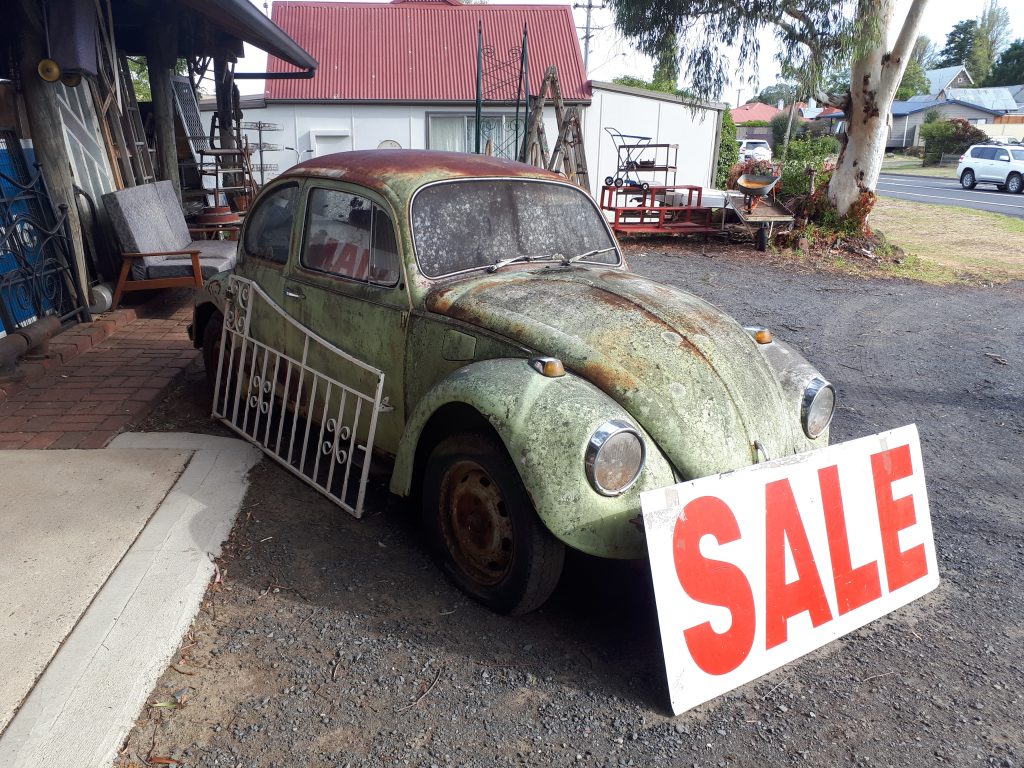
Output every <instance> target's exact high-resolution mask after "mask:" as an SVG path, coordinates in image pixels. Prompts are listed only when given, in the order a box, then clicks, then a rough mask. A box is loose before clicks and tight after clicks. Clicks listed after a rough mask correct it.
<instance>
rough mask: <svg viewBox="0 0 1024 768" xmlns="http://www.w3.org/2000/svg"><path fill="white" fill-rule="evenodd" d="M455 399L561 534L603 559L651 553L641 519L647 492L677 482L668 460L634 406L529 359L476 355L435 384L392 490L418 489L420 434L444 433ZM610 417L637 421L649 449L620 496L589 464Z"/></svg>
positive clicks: (453, 427)
mask: <svg viewBox="0 0 1024 768" xmlns="http://www.w3.org/2000/svg"><path fill="white" fill-rule="evenodd" d="M451 405H460V406H468V407H470V408H472V409H473V410H474V411H476V413H478V414H479V415H480V416H482V417H483V418H484V419H486V421H487V423H488V424H489V425H490V426H491V427H492V428H493V429H494V431H495V432H496V433H497V434H498V436H499V437H500V438H501V440H502V442H503V443H504V445H505V448H506V450H507V451H508V454H509V456H510V457H511V458H512V461H513V463H514V464H515V467H516V469H517V470H518V471H519V475H520V477H521V478H522V480H523V484H524V485H525V487H526V490H527V492H528V493H529V495H530V498H531V500H532V501H533V505H534V507H535V509H536V510H537V514H538V515H539V517H540V519H541V521H542V522H543V523H544V525H545V526H546V527H547V528H548V530H550V531H551V533H552V534H554V535H555V537H557V538H558V539H560V540H561V541H563V542H565V543H566V544H567V545H569V546H570V547H573V548H575V549H578V550H581V551H582V552H586V553H587V554H591V555H596V556H599V557H609V558H639V557H645V556H646V552H647V550H646V545H645V542H644V536H643V531H642V527H643V526H642V523H641V521H640V520H639V518H638V517H637V516H638V515H639V514H640V494H641V493H642V492H643V491H647V490H652V489H655V488H663V487H665V486H667V485H671V484H672V483H674V482H676V478H675V475H674V473H673V470H672V467H671V465H670V464H669V462H668V460H667V459H666V458H665V457H664V455H663V454H662V452H661V450H660V449H659V448H658V446H657V445H655V443H654V441H653V440H651V438H650V437H649V436H648V435H647V434H646V432H644V430H643V429H642V428H641V427H640V425H639V424H637V422H636V421H635V420H634V419H633V418H632V417H631V416H630V415H629V413H627V412H626V411H625V409H623V408H622V407H621V406H620V405H619V404H618V403H616V402H615V401H614V400H612V399H611V398H610V397H608V395H606V394H605V393H604V392H602V391H601V390H599V389H598V388H597V387H595V386H594V385H592V384H590V383H589V382H588V381H586V380H584V379H581V378H579V377H578V376H574V375H572V374H567V375H565V376H561V377H557V378H549V377H546V376H543V375H541V374H540V373H538V372H537V371H535V370H534V369H533V368H531V367H530V365H529V364H528V362H527V361H526V360H523V359H500V360H485V361H481V362H477V363H472V364H470V365H467V366H465V367H464V368H460V369H459V370H458V371H455V372H454V373H452V374H451V375H449V376H448V377H447V378H445V379H443V380H442V381H440V382H439V383H437V384H436V385H435V386H434V387H433V388H432V389H431V390H430V391H428V392H427V394H426V395H425V396H424V397H423V398H422V399H421V400H420V402H419V403H418V404H417V405H416V407H415V408H414V409H413V411H412V413H411V415H410V418H409V421H408V422H407V424H406V427H405V431H404V433H403V436H402V440H401V443H400V445H399V449H398V453H397V456H396V459H395V468H394V474H393V475H392V478H391V491H392V492H393V493H396V494H398V495H400V496H408V495H409V494H410V493H411V491H412V487H413V478H414V475H415V473H416V468H417V467H416V465H417V462H418V461H420V460H423V459H425V455H424V453H425V452H424V451H423V450H422V449H421V448H422V446H421V440H429V438H428V437H427V434H428V433H429V434H437V432H436V428H437V426H438V423H437V421H436V420H435V415H437V414H442V415H443V414H444V413H445V408H446V406H451ZM610 419H622V420H624V421H627V422H629V423H630V424H632V425H633V426H634V427H635V428H636V429H637V431H638V432H639V433H640V434H641V436H642V437H643V439H644V441H645V442H646V448H647V460H646V463H645V465H644V468H643V470H641V473H640V477H639V479H638V480H637V482H636V483H635V484H634V485H633V486H632V487H631V488H629V489H628V490H626V492H624V493H623V494H621V495H619V496H603V495H601V494H600V493H598V492H597V491H595V490H594V488H593V487H592V486H591V484H590V482H589V480H588V479H587V475H586V471H585V468H584V456H585V453H586V449H587V445H588V443H589V441H590V438H591V436H592V435H593V434H594V432H595V431H597V428H598V427H599V426H601V425H602V424H603V423H604V422H606V421H608V420H610ZM432 420H433V421H432ZM428 425H432V426H431V428H430V429H428ZM441 428H442V429H443V432H442V433H441V434H442V435H444V434H452V433H457V432H459V431H462V430H464V429H465V428H466V426H465V425H460V424H458V423H446V424H443V425H441ZM430 448H432V445H429V446H426V449H427V451H429V449H430Z"/></svg>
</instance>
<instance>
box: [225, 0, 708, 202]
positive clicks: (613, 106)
mask: <svg viewBox="0 0 1024 768" xmlns="http://www.w3.org/2000/svg"><path fill="white" fill-rule="evenodd" d="M272 9H273V10H272V14H273V20H274V23H275V24H277V25H279V26H280V27H281V28H282V29H284V30H286V31H287V33H288V34H289V35H291V36H292V38H294V39H295V40H297V41H299V40H301V41H302V43H301V44H302V45H303V46H305V48H306V50H309V51H311V52H315V55H316V56H317V60H318V61H320V62H322V64H321V66H320V68H319V69H318V70H317V71H316V74H315V75H314V76H313V77H311V78H306V79H274V78H273V77H271V78H269V79H267V81H266V90H265V93H264V95H263V97H262V99H261V100H259V101H258V102H257V101H250V103H249V104H245V105H243V106H244V108H245V116H246V121H247V123H248V124H249V125H252V124H255V123H257V122H260V123H263V124H270V125H271V126H272V127H274V128H277V129H278V130H276V131H264V132H263V134H262V137H260V136H259V135H258V134H257V132H256V131H254V130H249V131H248V132H247V133H248V136H249V140H250V142H251V143H257V142H259V141H262V142H263V143H264V144H271V145H273V146H274V148H273V149H266V150H265V151H264V153H263V161H262V162H263V163H264V164H265V165H268V166H271V165H272V166H274V167H273V168H267V169H266V171H267V172H266V174H265V178H266V179H267V180H269V179H271V178H273V177H274V176H276V175H277V174H278V173H280V172H282V171H284V170H286V169H287V168H289V167H290V166H292V165H293V164H294V163H296V162H297V161H299V160H305V159H308V158H309V157H316V156H319V155H324V154H329V153H333V152H340V151H345V150H352V149H376V148H378V147H381V146H384V147H390V148H406V149H438V150H447V151H455V152H473V151H475V143H476V142H475V138H476V117H475V100H476V83H477V30H478V26H479V25H482V28H483V42H484V46H485V52H486V51H488V50H489V51H492V52H493V53H494V54H495V55H496V56H497V60H494V59H492V58H490V57H489V56H488V55H487V54H486V53H485V58H484V72H485V78H484V88H483V91H484V98H485V101H484V103H483V109H482V119H481V133H482V141H483V146H482V147H481V148H482V149H483V148H484V146H486V144H487V142H488V139H490V140H491V141H490V143H491V147H492V151H493V154H495V155H497V156H500V157H514V156H515V154H516V151H515V147H516V139H517V136H518V137H519V138H520V139H521V138H522V136H523V133H524V130H525V126H526V123H527V114H526V108H525V98H524V99H523V103H522V104H521V106H520V111H519V116H518V123H517V119H516V101H515V97H516V82H517V77H518V73H519V53H518V50H519V47H520V45H521V42H522V36H523V26H524V24H525V25H526V26H527V28H528V31H529V47H528V51H529V88H530V93H531V94H533V95H536V94H537V93H538V91H539V90H540V86H541V82H542V79H543V77H544V71H545V69H546V68H547V67H548V66H550V65H555V66H556V67H557V68H558V78H559V83H560V87H561V93H562V97H563V98H564V100H565V103H566V104H568V105H575V106H578V107H579V108H580V111H581V115H582V123H583V126H582V127H583V134H584V145H585V147H586V152H587V160H588V169H589V171H590V184H591V189H592V190H594V191H596V190H597V189H598V188H599V186H600V184H601V182H602V180H603V179H604V178H605V177H606V176H616V175H618V174H617V173H616V171H617V168H616V158H617V152H616V148H615V146H614V144H613V141H612V139H611V137H610V136H609V135H608V133H606V132H605V131H604V128H606V127H614V128H616V129H617V130H618V131H620V132H621V133H623V134H635V135H641V136H646V137H650V138H651V140H652V141H653V142H657V143H666V144H677V145H679V147H680V149H683V150H684V151H680V152H679V153H678V181H679V183H690V184H700V185H703V186H710V185H711V183H712V182H713V179H714V168H715V162H716V158H717V149H718V136H719V131H720V125H721V113H722V111H723V110H724V109H725V105H721V104H706V103H699V104H689V103H684V102H683V101H682V100H681V99H680V98H678V97H676V96H675V95H673V94H664V93H660V94H659V93H653V92H651V91H646V90H641V89H635V88H626V87H623V86H617V85H615V84H612V83H597V82H591V81H589V80H588V79H587V76H586V73H585V71H584V68H583V57H582V55H581V51H580V45H579V40H578V38H577V35H576V26H575V21H574V20H573V16H572V8H571V7H570V6H569V5H500V4H466V5H463V4H462V3H461V2H459V0H393V1H392V2H390V3H373V2H324V1H323V0H296V1H292V0H277V1H276V2H275V3H274V4H273V7H272ZM291 69H292V67H290V66H289V65H287V64H285V63H284V62H282V61H281V60H279V59H277V58H270V59H269V61H268V71H269V72H270V73H282V72H287V71H289V70H291ZM489 71H493V72H496V73H497V77H490V76H489V75H487V73H488V72H489ZM544 124H545V133H546V137H547V142H548V146H549V147H553V146H554V143H555V140H556V138H557V124H556V121H555V111H554V108H553V107H552V106H550V105H549V107H548V108H547V109H546V110H545V120H544ZM517 127H518V130H517ZM257 161H258V158H257Z"/></svg>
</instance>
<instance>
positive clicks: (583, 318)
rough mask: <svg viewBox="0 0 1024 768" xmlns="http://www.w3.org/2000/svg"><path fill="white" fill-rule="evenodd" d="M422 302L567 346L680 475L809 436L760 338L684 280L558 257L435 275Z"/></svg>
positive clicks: (555, 346)
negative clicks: (447, 277)
mask: <svg viewBox="0 0 1024 768" xmlns="http://www.w3.org/2000/svg"><path fill="white" fill-rule="evenodd" d="M426 304H427V308H428V309H429V310H431V311H433V312H437V313H440V314H442V315H446V316H448V317H451V318H454V319H457V320H460V321H463V322H466V323H469V324H472V325H476V326H479V327H481V328H486V329H487V330H489V331H492V332H495V333H498V334H501V335H503V336H505V337H507V338H510V339H513V340H515V341H516V342H518V343H519V344H521V345H523V346H524V347H526V348H528V349H530V350H533V351H535V352H536V353H538V354H544V355H551V356H554V357H558V358H560V359H561V360H562V362H563V363H564V365H565V367H566V368H567V369H569V370H571V371H572V372H573V373H575V374H577V375H579V376H581V377H583V378H585V379H587V380H588V381H590V382H591V383H593V384H594V385H595V386H597V387H598V388H600V389H601V390H602V391H604V392H605V393H606V394H608V395H609V396H610V397H612V398H614V399H615V400H616V401H617V402H619V403H620V404H622V405H623V407H625V408H626V409H627V410H628V411H629V412H630V413H631V414H632V415H633V417H634V418H635V419H636V420H637V422H638V423H639V424H640V425H641V426H642V427H643V428H644V429H645V430H646V431H647V433H648V434H650V435H651V437H653V438H654V440H655V441H657V443H658V446H659V447H660V448H661V450H662V451H663V453H664V454H665V455H666V456H667V457H668V458H669V460H670V461H671V462H672V463H673V465H674V466H675V467H676V469H677V470H678V471H679V472H680V473H681V474H682V476H683V477H686V478H695V477H704V476H706V475H710V474H715V473H718V472H725V471H728V470H732V469H736V468H738V467H741V466H746V465H748V464H751V463H754V462H756V461H758V459H759V458H763V456H764V455H765V454H767V455H768V456H770V457H771V458H776V457H778V456H783V455H789V454H792V453H795V452H799V451H803V450H807V448H808V444H807V442H806V438H804V436H803V433H802V430H801V428H800V425H799V423H796V420H795V419H794V418H793V415H792V413H793V408H792V406H791V405H790V404H788V403H787V401H786V398H785V395H784V393H783V392H782V390H781V388H780V385H779V382H778V379H777V377H776V376H775V374H774V373H773V371H772V369H771V368H770V367H769V366H768V364H767V362H766V361H765V359H764V357H763V356H762V355H761V353H760V351H759V350H758V349H757V344H756V343H755V342H754V341H753V339H751V337H750V335H749V334H748V333H747V332H746V331H745V330H744V329H743V328H742V327H741V326H740V325H739V324H738V323H737V322H736V321H735V320H733V319H732V318H731V317H729V316H728V315H726V314H725V313H724V312H722V311H721V310H719V309H718V308H716V307H715V306H713V305H711V304H709V303H708V302H706V301H703V300H702V299H699V298H698V297H696V296H694V295H693V294H690V293H687V292H686V291H682V290H678V289H675V288H670V287H668V286H665V285H662V284H660V283H656V282H654V281H652V280H647V279H645V278H643V277H639V276H638V275H635V274H632V273H630V272H623V271H618V270H600V269H586V268H575V267H574V268H553V269H545V270H535V271H527V270H523V271H514V272H503V273H497V274H493V275H483V276H479V277H472V278H469V279H464V280H460V281H457V282H454V283H448V284H444V285H440V286H437V287H435V288H434V289H432V290H431V291H430V293H429V294H428V295H427V297H426ZM755 441H756V442H757V443H759V444H760V446H761V447H762V449H763V453H762V452H759V451H758V450H757V448H756V447H755Z"/></svg>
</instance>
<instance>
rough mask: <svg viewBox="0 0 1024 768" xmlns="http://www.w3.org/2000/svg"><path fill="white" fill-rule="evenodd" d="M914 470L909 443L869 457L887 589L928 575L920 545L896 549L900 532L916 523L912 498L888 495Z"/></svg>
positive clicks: (922, 549) (923, 551)
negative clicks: (895, 485)
mask: <svg viewBox="0 0 1024 768" xmlns="http://www.w3.org/2000/svg"><path fill="white" fill-rule="evenodd" d="M913 472H914V469H913V467H912V466H911V461H910V446H909V445H901V446H898V447H896V448H890V449H889V450H887V451H882V452H881V453H875V454H872V456H871V474H872V476H873V477H874V481H875V502H876V504H877V505H878V525H879V527H880V528H881V532H882V555H883V557H884V558H885V574H886V579H887V581H888V584H889V591H890V592H894V591H896V590H897V589H899V588H900V587H905V586H906V585H907V584H910V583H911V582H913V581H917V580H918V579H920V578H921V577H923V576H926V575H927V574H928V562H927V560H926V559H925V550H924V545H923V544H918V545H917V546H916V547H911V548H910V549H907V550H902V549H900V531H902V530H904V529H906V528H910V527H911V526H912V525H915V524H916V523H917V512H916V510H915V509H914V497H913V496H903V497H901V498H898V499H894V498H893V497H892V484H893V483H894V482H896V481H897V480H902V479H903V478H905V477H910V476H911V475H912V474H913Z"/></svg>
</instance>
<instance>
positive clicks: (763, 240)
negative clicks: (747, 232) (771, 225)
mask: <svg viewBox="0 0 1024 768" xmlns="http://www.w3.org/2000/svg"><path fill="white" fill-rule="evenodd" d="M754 248H755V249H756V250H758V251H767V250H768V228H767V227H758V228H757V232H755V233H754Z"/></svg>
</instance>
